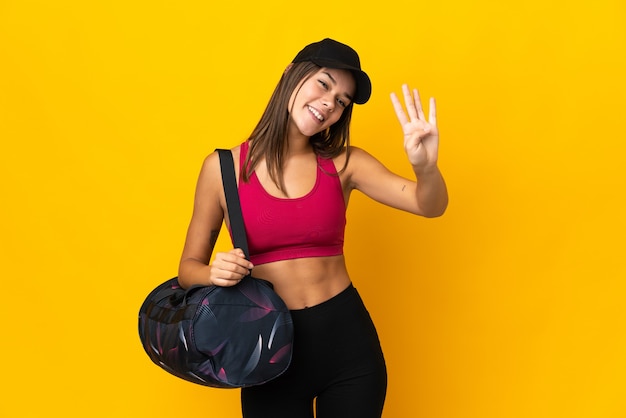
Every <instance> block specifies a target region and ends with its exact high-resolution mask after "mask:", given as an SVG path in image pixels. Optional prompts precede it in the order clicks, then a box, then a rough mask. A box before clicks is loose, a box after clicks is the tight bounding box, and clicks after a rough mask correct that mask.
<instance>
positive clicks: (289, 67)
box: [283, 62, 293, 74]
mask: <svg viewBox="0 0 626 418" xmlns="http://www.w3.org/2000/svg"><path fill="white" fill-rule="evenodd" d="M291 67H293V62H292V63H290V64H289V65H288V66H287V68H285V71H284V72H283V74H287V72H288V71H289V70H291Z"/></svg>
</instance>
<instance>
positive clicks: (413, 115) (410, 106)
mask: <svg viewBox="0 0 626 418" xmlns="http://www.w3.org/2000/svg"><path fill="white" fill-rule="evenodd" d="M402 92H403V93H404V104H405V106H406V110H407V112H408V113H409V118H410V119H411V121H413V120H415V119H419V114H418V110H417V107H416V105H415V101H414V100H413V97H412V96H411V90H410V89H409V86H408V84H403V85H402Z"/></svg>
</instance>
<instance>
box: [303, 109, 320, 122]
mask: <svg viewBox="0 0 626 418" xmlns="http://www.w3.org/2000/svg"><path fill="white" fill-rule="evenodd" d="M307 107H308V109H309V112H311V113H312V114H313V116H315V117H316V118H317V120H319V121H320V122H324V116H322V114H321V113H320V112H318V111H317V110H316V109H314V108H312V107H311V106H307Z"/></svg>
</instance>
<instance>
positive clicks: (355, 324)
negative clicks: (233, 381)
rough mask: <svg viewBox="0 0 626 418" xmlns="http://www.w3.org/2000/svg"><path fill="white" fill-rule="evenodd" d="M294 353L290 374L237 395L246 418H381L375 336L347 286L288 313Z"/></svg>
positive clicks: (382, 372)
mask: <svg viewBox="0 0 626 418" xmlns="http://www.w3.org/2000/svg"><path fill="white" fill-rule="evenodd" d="M291 314H292V318H293V323H294V334H295V335H294V352H293V359H292V362H291V365H290V366H289V369H287V371H286V372H285V373H284V374H283V375H282V376H280V377H278V378H277V379H275V380H273V381H271V382H269V383H266V384H264V385H261V386H254V387H249V388H244V389H242V390H241V404H242V411H243V416H244V418H283V417H284V418H312V417H313V399H315V398H317V401H316V411H317V413H316V416H317V417H318V418H351V417H354V418H380V416H381V414H382V410H383V404H384V402H385V394H386V391H387V371H386V367H385V360H384V358H383V353H382V350H381V348H380V343H379V340H378V335H377V333H376V329H375V327H374V324H373V322H372V320H371V318H370V315H369V313H368V312H367V309H366V308H365V305H363V301H362V300H361V297H360V296H359V294H358V292H357V291H356V289H355V288H354V287H353V286H352V285H350V286H349V287H348V288H347V289H346V290H344V291H343V292H341V293H340V294H338V295H337V296H335V297H333V298H332V299H330V300H328V301H326V302H323V303H321V304H319V305H316V306H313V307H311V308H306V309H299V310H294V311H291Z"/></svg>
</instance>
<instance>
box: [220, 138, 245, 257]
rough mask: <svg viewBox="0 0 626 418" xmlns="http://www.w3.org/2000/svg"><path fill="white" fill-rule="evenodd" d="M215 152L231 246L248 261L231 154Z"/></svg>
mask: <svg viewBox="0 0 626 418" xmlns="http://www.w3.org/2000/svg"><path fill="white" fill-rule="evenodd" d="M217 152H218V153H219V157H220V168H221V170H222V183H223V184H224V193H225V194H226V206H227V208H228V218H229V219H230V230H231V231H232V234H233V244H234V245H235V247H237V248H241V249H242V250H243V253H244V254H245V256H246V258H248V259H250V253H249V251H248V240H247V238H246V230H245V227H244V223H243V216H242V215H241V204H240V203H239V193H238V192H237V179H236V178H235V163H234V161H233V154H232V153H231V151H230V150H227V149H218V150H217Z"/></svg>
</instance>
